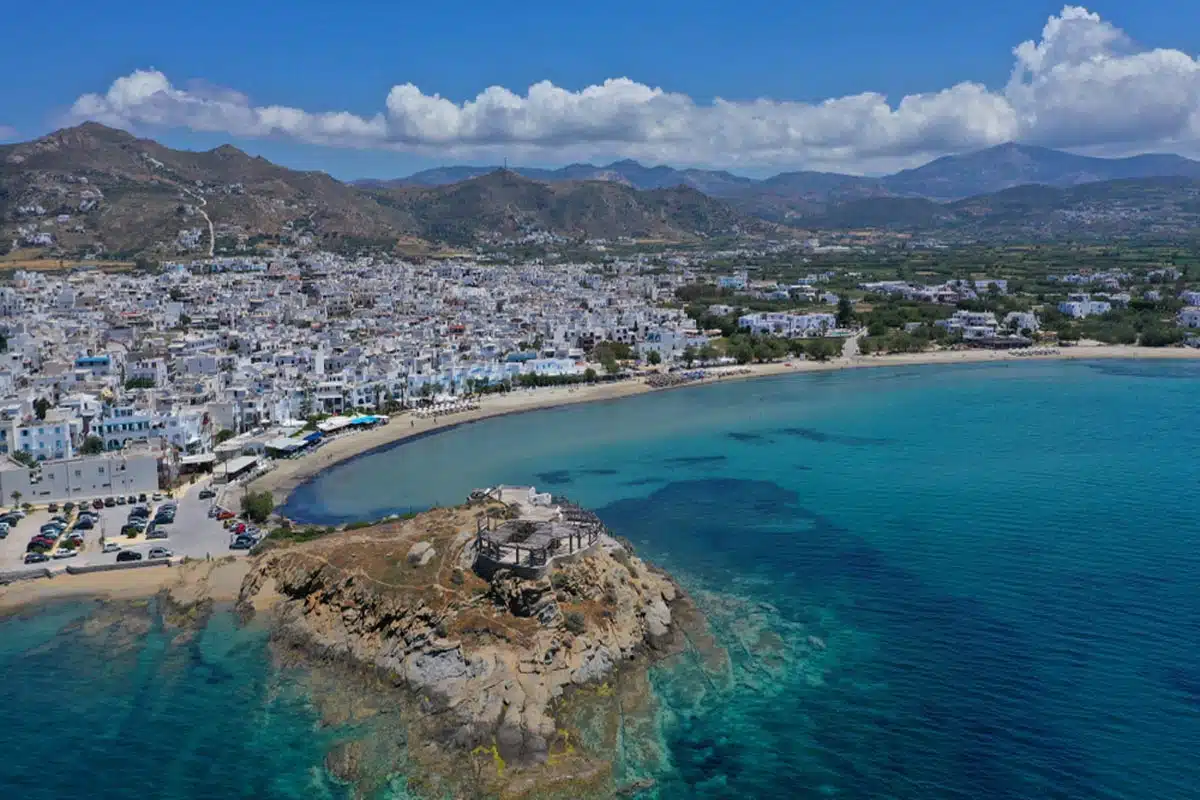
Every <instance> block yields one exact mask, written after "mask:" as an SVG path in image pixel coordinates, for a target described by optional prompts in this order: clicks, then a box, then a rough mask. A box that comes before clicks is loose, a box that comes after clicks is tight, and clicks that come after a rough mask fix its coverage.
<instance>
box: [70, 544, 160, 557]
mask: <svg viewBox="0 0 1200 800" xmlns="http://www.w3.org/2000/svg"><path fill="white" fill-rule="evenodd" d="M173 555H175V554H174V553H172V552H171V551H170V550H168V549H167V548H165V547H151V548H150V552H149V553H147V554H146V558H171V557H172V556H173ZM57 557H58V556H55V558H57Z"/></svg>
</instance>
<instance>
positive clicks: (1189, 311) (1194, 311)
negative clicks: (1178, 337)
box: [1179, 306, 1200, 328]
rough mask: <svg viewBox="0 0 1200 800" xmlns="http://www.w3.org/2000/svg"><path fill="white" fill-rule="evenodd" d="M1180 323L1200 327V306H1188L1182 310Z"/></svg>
mask: <svg viewBox="0 0 1200 800" xmlns="http://www.w3.org/2000/svg"><path fill="white" fill-rule="evenodd" d="M1179 324H1180V325H1181V326H1183V327H1185V328H1200V306H1188V307H1187V308H1185V309H1183V310H1182V311H1180V312H1179Z"/></svg>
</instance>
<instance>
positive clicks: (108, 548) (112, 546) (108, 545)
mask: <svg viewBox="0 0 1200 800" xmlns="http://www.w3.org/2000/svg"><path fill="white" fill-rule="evenodd" d="M120 549H121V545H119V544H117V543H116V542H105V543H104V547H103V548H101V550H100V552H102V553H115V552H117V551H118V550H120Z"/></svg>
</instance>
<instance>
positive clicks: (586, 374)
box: [583, 367, 596, 383]
mask: <svg viewBox="0 0 1200 800" xmlns="http://www.w3.org/2000/svg"><path fill="white" fill-rule="evenodd" d="M583 379H584V380H585V381H587V382H588V383H595V382H596V370H594V369H592V368H591V367H588V368H587V369H585V370H584V371H583Z"/></svg>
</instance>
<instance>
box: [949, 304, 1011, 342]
mask: <svg viewBox="0 0 1200 800" xmlns="http://www.w3.org/2000/svg"><path fill="white" fill-rule="evenodd" d="M934 324H935V325H938V326H940V327H943V328H945V329H946V330H948V331H952V332H956V333H961V334H962V337H963V339H968V340H970V339H989V338H991V337H993V336H995V335H996V333H997V332H998V330H999V327H1000V326H999V324H998V323H997V322H996V315H995V314H993V313H992V312H991V311H963V310H961V309H960V310H958V311H955V312H954V315H953V316H952V317H950V318H949V319H939V320H938V321H937V322H936V323H934Z"/></svg>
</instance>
